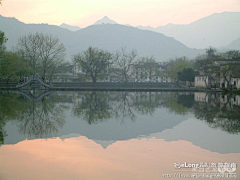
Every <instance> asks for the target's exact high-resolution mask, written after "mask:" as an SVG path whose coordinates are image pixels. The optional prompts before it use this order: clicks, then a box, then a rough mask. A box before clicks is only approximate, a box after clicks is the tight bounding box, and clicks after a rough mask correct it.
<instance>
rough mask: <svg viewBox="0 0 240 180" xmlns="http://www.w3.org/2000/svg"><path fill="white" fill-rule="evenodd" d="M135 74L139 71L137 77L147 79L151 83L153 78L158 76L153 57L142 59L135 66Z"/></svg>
mask: <svg viewBox="0 0 240 180" xmlns="http://www.w3.org/2000/svg"><path fill="white" fill-rule="evenodd" d="M135 68H136V72H138V70H141V73H139V74H138V77H139V78H140V79H142V78H143V77H147V78H149V80H150V81H151V80H152V79H153V77H155V76H158V75H160V73H161V72H160V71H159V69H158V63H157V62H156V60H155V59H154V57H142V58H140V60H138V62H137V63H136V65H135ZM143 72H146V73H147V74H143Z"/></svg>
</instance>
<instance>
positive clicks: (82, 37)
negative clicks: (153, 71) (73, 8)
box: [0, 16, 202, 61]
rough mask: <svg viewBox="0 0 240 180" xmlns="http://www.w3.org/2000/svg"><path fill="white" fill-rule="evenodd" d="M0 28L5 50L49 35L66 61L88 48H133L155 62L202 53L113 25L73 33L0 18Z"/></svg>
mask: <svg viewBox="0 0 240 180" xmlns="http://www.w3.org/2000/svg"><path fill="white" fill-rule="evenodd" d="M0 24H1V26H0V30H2V31H4V32H5V33H6V36H7V37H8V39H9V40H8V42H7V47H8V48H11V47H12V46H15V45H16V44H17V39H18V38H19V37H21V36H23V35H27V34H29V33H35V32H43V33H49V34H53V35H54V36H57V37H58V38H59V39H60V40H61V42H63V43H64V44H65V46H66V48H67V58H68V60H70V59H71V56H72V55H74V54H76V53H78V52H81V51H83V50H86V49H87V48H88V47H89V46H93V47H99V48H102V49H105V50H109V51H110V52H116V50H119V49H120V48H121V47H126V48H128V49H132V48H134V49H136V50H137V51H138V54H139V56H151V55H153V56H154V57H155V58H156V60H157V61H164V60H168V59H169V58H172V57H176V56H188V57H194V56H196V55H197V54H199V53H201V52H202V51H200V50H194V49H190V48H188V47H186V46H185V45H183V44H182V43H180V42H178V41H176V40H175V39H173V38H170V37H166V36H165V35H163V34H160V33H156V32H152V31H145V30H139V29H137V28H133V27H128V26H123V25H117V24H103V25H92V26H89V27H87V28H84V29H81V30H79V31H75V32H72V31H69V30H66V29H63V28H60V27H58V26H53V25H47V24H24V23H21V22H19V21H18V20H16V19H14V18H5V17H2V16H0Z"/></svg>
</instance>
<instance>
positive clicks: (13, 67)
mask: <svg viewBox="0 0 240 180" xmlns="http://www.w3.org/2000/svg"><path fill="white" fill-rule="evenodd" d="M31 73H32V69H31V68H30V67H29V66H28V64H27V63H26V62H25V61H24V60H23V59H21V58H20V57H19V56H18V55H17V54H16V53H13V52H6V53H5V56H4V57H3V58H2V59H1V61H0V80H1V81H7V82H9V81H18V80H19V79H20V78H21V77H24V76H25V77H26V76H28V75H30V74H31Z"/></svg>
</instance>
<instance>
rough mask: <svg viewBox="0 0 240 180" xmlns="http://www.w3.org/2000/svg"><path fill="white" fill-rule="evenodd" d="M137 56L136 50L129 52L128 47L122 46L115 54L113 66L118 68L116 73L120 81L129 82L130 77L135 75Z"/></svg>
mask: <svg viewBox="0 0 240 180" xmlns="http://www.w3.org/2000/svg"><path fill="white" fill-rule="evenodd" d="M136 57H137V51H136V50H131V51H130V52H127V50H126V48H121V51H120V52H117V53H116V54H115V57H114V61H113V66H114V68H116V69H118V71H115V73H116V74H117V76H118V78H119V80H120V81H122V82H124V83H127V82H128V81H129V79H130V78H131V77H132V76H133V75H134V72H135V68H134V63H135V60H136Z"/></svg>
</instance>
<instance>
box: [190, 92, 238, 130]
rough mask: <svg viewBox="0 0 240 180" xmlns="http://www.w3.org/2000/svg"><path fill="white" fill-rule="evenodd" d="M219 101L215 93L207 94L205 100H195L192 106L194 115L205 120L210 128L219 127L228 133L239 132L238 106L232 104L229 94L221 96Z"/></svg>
mask: <svg viewBox="0 0 240 180" xmlns="http://www.w3.org/2000/svg"><path fill="white" fill-rule="evenodd" d="M223 97H224V99H226V101H225V102H221V104H220V97H219V96H217V95H216V94H208V95H207V98H208V101H207V102H197V103H196V104H195V105H194V107H193V112H194V114H195V117H196V118H198V119H200V120H204V121H206V122H207V123H208V124H209V126H210V127H212V128H220V129H221V130H223V131H226V132H229V133H239V132H240V107H239V106H237V105H234V104H233V102H232V100H233V98H232V97H231V96H223Z"/></svg>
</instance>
